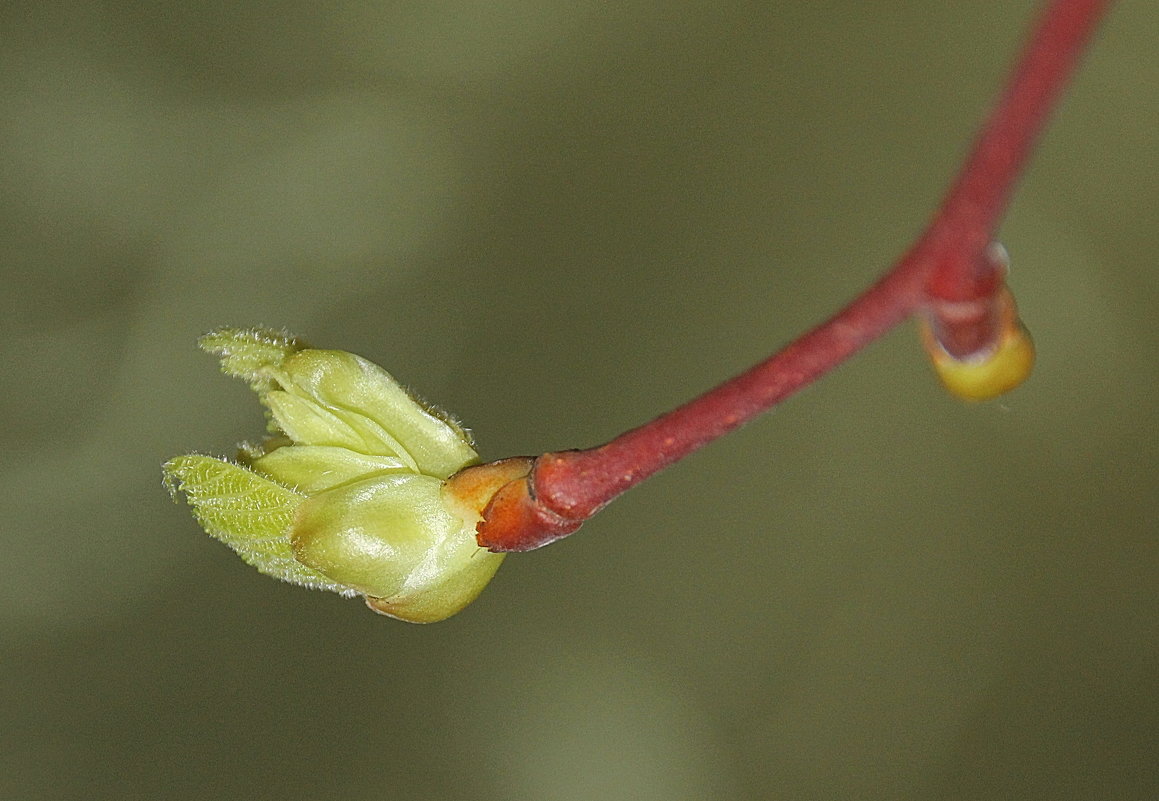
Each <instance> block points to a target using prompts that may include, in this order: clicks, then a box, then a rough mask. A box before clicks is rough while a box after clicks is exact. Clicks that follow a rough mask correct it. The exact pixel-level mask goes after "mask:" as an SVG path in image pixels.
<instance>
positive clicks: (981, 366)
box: [921, 289, 1035, 401]
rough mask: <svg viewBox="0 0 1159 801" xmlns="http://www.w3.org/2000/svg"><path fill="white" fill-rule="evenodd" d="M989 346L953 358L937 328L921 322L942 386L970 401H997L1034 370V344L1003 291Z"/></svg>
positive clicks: (998, 303)
mask: <svg viewBox="0 0 1159 801" xmlns="http://www.w3.org/2000/svg"><path fill="white" fill-rule="evenodd" d="M994 303H995V304H996V305H997V308H996V309H995V310H994V314H993V320H994V321H995V322H994V326H993V328H992V329H991V330H992V336H993V337H994V339H993V340H992V341H991V343H990V344H988V345H986V346H984V347H982V348H980V349H979V350H977V351H975V352H973V353H969V354H965V355H963V356H955V355H952V354H951V353H950V352H949V351H948V350H947V349H946V347H945V346H944V345H943V344H942V342H941V341H940V340H939V337H938V336H937V335H936V333H935V327H936V324H935V323H934V322H932V321H931V320H930V319H928V318H924V319H923V320H922V323H921V325H922V341H923V344H924V346H925V350H926V353H927V354H928V355H929V357H930V362H931V363H932V364H933V367H934V372H935V373H937V376H938V379H939V380H940V381H941V382H942V385H943V386H944V387H945V388H946V389H947V390H948V391H949V392H950V393H952V394H954V395H957V396H958V397H959V398H962V399H964V400H969V401H984V400H991V399H992V398H996V397H998V396H999V395H1003V394H1005V393H1007V392H1009V391H1010V390H1012V389H1014V388H1015V387H1017V386H1018V385H1019V384H1021V383H1022V382H1023V381H1025V380H1026V379H1027V377H1028V376H1029V375H1030V373H1031V371H1032V370H1033V368H1034V358H1035V353H1034V342H1033V340H1032V339H1031V338H1030V333H1029V332H1028V331H1027V330H1026V327H1025V326H1024V325H1023V324H1022V321H1021V320H1020V319H1019V318H1018V310H1017V307H1016V306H1015V303H1014V297H1013V296H1012V295H1011V294H1010V292H1009V290H1007V289H1002V290H1001V291H1000V292H999V294H998V296H997V297H996V298H995V299H994Z"/></svg>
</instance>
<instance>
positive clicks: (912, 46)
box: [0, 0, 1159, 801]
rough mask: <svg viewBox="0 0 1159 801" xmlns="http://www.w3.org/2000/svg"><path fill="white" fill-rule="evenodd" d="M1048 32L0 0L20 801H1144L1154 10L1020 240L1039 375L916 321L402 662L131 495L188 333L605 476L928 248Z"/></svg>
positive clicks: (231, 396) (1109, 49)
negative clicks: (925, 347)
mask: <svg viewBox="0 0 1159 801" xmlns="http://www.w3.org/2000/svg"><path fill="white" fill-rule="evenodd" d="M1035 5H1036V4H1035V3H1032V2H1029V1H1028V0H1017V1H1016V2H1010V0H1002V2H998V0H990V1H988V2H979V3H965V4H954V3H935V2H917V0H885V1H884V2H874V3H865V2H856V1H854V0H842V1H840V2H830V3H814V2H782V3H742V2H679V1H677V2H665V3H657V2H640V1H639V0H627V2H621V3H605V2H593V1H592V0H578V2H568V3H561V2H545V1H544V0H490V1H489V2H471V1H470V0H448V1H447V2H440V3H423V2H387V1H386V0H379V1H378V2H372V1H371V0H338V2H329V3H314V2H304V1H303V0H255V1H254V2H234V1H233V0H230V1H229V2H226V1H225V0H200V1H199V0H185V2H173V1H171V0H167V1H163V2H136V1H134V2H129V1H128V0H109V2H102V3H89V2H82V1H81V0H74V1H73V2H33V1H32V0H27V1H26V2H20V1H19V0H9V1H8V2H5V3H3V5H2V6H0V9H2V10H0V29H2V30H3V35H2V36H0V109H2V114H0V137H2V138H0V175H2V176H3V181H2V184H3V190H2V192H0V226H2V228H0V230H2V243H3V248H2V253H3V256H2V259H0V264H2V266H0V270H2V271H3V275H2V283H0V304H2V306H0V308H2V310H3V314H2V315H0V329H2V331H3V337H2V338H0V349H2V358H3V364H4V376H3V378H2V379H0V380H2V382H3V388H4V391H3V393H0V409H2V416H0V438H2V440H0V442H2V450H0V477H2V482H3V483H2V487H3V489H2V490H0V520H2V521H3V531H2V535H0V558H2V560H3V579H2V580H0V677H2V680H0V797H2V798H5V799H14V800H20V801H37V800H39V799H74V798H84V799H89V800H90V801H96V799H136V798H141V799H156V798H166V799H204V798H244V799H286V800H292V799H313V798H330V797H342V798H344V799H348V801H358V800H360V799H436V800H437V799H478V800H480V801H487V800H489V799H496V800H498V799H516V800H518V799H536V800H539V799H547V800H553V799H561V800H562V799H663V801H680V800H681V799H808V798H818V799H821V798H825V799H830V798H861V799H874V798H880V799H979V798H1050V799H1090V798H1115V799H1151V798H1155V797H1159V692H1157V691H1159V654H1157V651H1159V623H1157V620H1159V617H1157V612H1159V582H1157V578H1159V546H1157V543H1156V535H1157V533H1159V525H1157V516H1159V501H1157V499H1156V489H1157V486H1159V481H1157V479H1159V458H1157V457H1159V453H1157V450H1159V449H1157V447H1156V445H1157V436H1156V431H1159V427H1157V421H1156V417H1157V414H1156V404H1155V400H1154V397H1155V391H1156V386H1157V380H1159V370H1157V367H1156V344H1157V340H1159V337H1157V336H1156V334H1157V326H1156V323H1155V311H1154V310H1155V307H1156V301H1157V300H1159V282H1157V279H1156V268H1155V267H1156V254H1157V253H1159V179H1157V178H1156V175H1157V173H1159V162H1157V156H1159V145H1157V143H1156V142H1157V140H1156V135H1155V121H1156V120H1157V119H1159V93H1157V92H1156V88H1155V87H1156V86H1159V61H1157V60H1156V59H1155V48H1156V31H1159V6H1156V5H1155V4H1153V3H1148V2H1145V0H1125V2H1122V3H1121V5H1120V6H1119V7H1118V8H1117V10H1116V11H1115V12H1114V14H1113V16H1112V17H1111V19H1110V20H1109V22H1108V24H1107V25H1106V26H1105V28H1104V30H1103V32H1102V35H1101V37H1100V39H1099V41H1098V43H1097V46H1096V47H1095V49H1094V50H1093V52H1092V53H1091V54H1090V57H1089V59H1088V61H1087V63H1086V66H1085V68H1084V70H1083V71H1082V73H1081V75H1080V77H1079V78H1078V80H1077V82H1076V84H1075V85H1074V87H1073V91H1072V92H1071V93H1070V96H1069V99H1068V100H1067V102H1066V104H1065V106H1064V107H1063V109H1062V111H1061V113H1060V114H1059V115H1058V117H1057V120H1056V124H1055V125H1054V127H1053V128H1052V129H1051V131H1050V133H1049V135H1048V137H1047V139H1046V140H1045V143H1044V146H1043V147H1042V149H1041V151H1040V152H1039V154H1038V156H1037V158H1036V160H1035V162H1034V165H1033V169H1032V170H1031V171H1030V173H1029V175H1028V176H1027V179H1026V180H1025V182H1024V184H1023V186H1022V189H1021V191H1020V193H1019V195H1018V196H1017V199H1016V202H1015V204H1014V206H1013V209H1012V211H1011V214H1010V216H1009V218H1008V221H1007V223H1006V225H1005V227H1004V229H1003V239H1004V241H1005V243H1006V245H1007V247H1008V248H1009V250H1010V252H1011V254H1012V257H1013V265H1014V268H1013V269H1014V272H1013V279H1012V280H1013V284H1014V286H1015V288H1016V291H1017V293H1018V296H1019V300H1020V302H1021V305H1022V308H1023V311H1024V316H1025V318H1026V319H1027V321H1028V323H1029V325H1030V326H1031V328H1032V330H1033V331H1034V334H1035V336H1036V338H1037V341H1038V344H1039V348H1040V364H1039V367H1038V370H1037V373H1036V375H1035V376H1034V378H1033V380H1032V381H1031V382H1030V383H1029V384H1028V385H1027V386H1025V387H1024V388H1022V389H1020V390H1018V391H1017V392H1015V393H1013V394H1012V395H1010V396H1009V397H1008V398H1007V399H1004V400H1002V401H1000V402H995V403H991V404H988V405H980V406H966V405H963V404H961V403H959V402H957V401H955V400H953V399H951V398H949V397H947V396H945V395H944V394H943V393H942V391H941V390H940V389H939V388H938V386H937V385H936V382H935V381H933V380H932V378H931V376H930V375H929V370H928V368H927V366H926V364H925V363H924V361H923V356H922V354H921V351H920V349H919V347H918V346H917V344H916V337H915V334H914V332H913V330H911V329H908V328H905V329H902V330H899V331H897V332H895V333H894V334H892V335H891V336H889V337H887V338H886V339H884V340H883V341H882V342H880V343H878V344H876V345H875V346H874V347H872V348H871V349H870V350H869V351H868V352H866V353H865V354H864V355H862V356H860V357H859V358H857V359H856V360H854V361H853V362H851V363H849V364H848V365H846V366H844V367H842V368H841V369H840V370H839V371H837V372H836V373H835V374H833V375H831V376H830V377H828V378H827V379H825V380H824V381H823V382H822V383H820V384H819V385H817V386H816V387H814V388H812V389H810V390H808V391H806V392H805V393H803V394H802V395H801V396H799V397H797V398H794V399H793V400H791V401H790V402H788V403H787V404H785V405H784V406H783V407H781V408H779V409H778V410H777V411H776V412H775V413H773V414H771V415H769V416H767V417H766V418H764V419H762V420H760V421H759V422H756V423H754V424H752V425H750V426H748V427H746V428H745V429H743V430H741V431H740V432H738V433H735V434H733V435H731V436H730V437H729V438H727V439H726V440H723V441H721V442H719V443H716V444H714V445H713V446H711V447H710V448H708V449H707V450H706V451H704V452H702V453H700V454H698V455H696V456H694V457H692V458H690V459H688V460H687V461H686V462H685V463H683V464H681V465H679V466H677V467H675V468H673V469H671V470H670V471H668V472H666V473H664V474H661V475H660V476H658V477H656V478H654V479H653V480H651V481H650V482H648V483H647V484H645V485H644V486H642V487H641V488H639V489H637V490H636V491H634V492H632V493H631V494H629V495H628V496H626V497H624V498H623V499H621V500H619V501H617V502H616V503H615V504H613V505H612V506H611V507H609V508H608V509H606V510H605V511H604V512H603V513H601V514H600V515H599V516H598V517H597V518H596V519H594V520H593V521H591V522H590V523H588V524H587V525H586V526H585V527H584V530H583V531H582V533H580V534H579V535H577V536H575V537H573V538H571V539H570V540H567V541H564V542H561V543H559V544H557V545H555V546H553V547H551V548H547V549H545V550H543V551H538V552H535V553H532V554H528V555H524V556H518V557H513V558H510V559H508V561H507V563H506V564H505V565H504V567H503V569H502V570H501V571H500V574H499V576H498V577H497V579H496V581H495V582H494V583H493V584H492V586H491V587H490V588H489V589H488V590H487V591H486V592H485V593H484V595H483V596H482V597H481V598H480V600H479V601H478V602H477V603H476V604H474V605H473V606H472V607H470V608H469V609H468V610H466V611H465V612H463V613H462V614H461V615H460V616H458V617H456V618H454V619H452V620H450V621H448V622H446V623H441V624H438V625H434V626H428V627H417V626H410V625H407V624H403V623H398V622H395V621H391V620H388V619H386V618H382V617H378V616H375V615H373V614H371V613H370V612H369V611H367V610H365V609H364V608H363V607H362V605H361V604H360V603H359V602H357V601H344V600H342V599H340V598H338V597H337V596H332V595H326V594H321V593H313V592H309V591H305V590H302V589H298V588H294V587H291V586H288V585H283V584H279V583H277V582H275V581H272V580H269V579H266V578H263V577H261V576H259V575H258V574H257V573H255V572H254V571H252V570H250V569H249V568H247V567H245V566H244V565H243V564H242V563H240V562H239V561H238V560H237V559H236V558H235V557H234V556H233V555H232V554H231V553H230V552H229V551H228V550H227V549H226V548H224V547H223V546H221V545H219V544H218V543H216V542H214V541H212V540H211V539H210V538H208V537H207V536H205V535H204V534H202V533H201V532H200V530H199V529H198V528H197V526H196V525H195V523H194V521H193V520H192V518H191V517H190V515H189V514H188V511H187V510H186V509H185V508H184V507H183V506H182V505H178V504H174V503H173V502H172V501H171V500H170V499H169V497H168V495H167V494H166V493H165V491H164V490H163V488H162V486H161V479H160V470H159V465H160V463H161V462H162V461H163V460H164V459H166V458H167V457H169V456H172V455H175V454H178V453H182V452H187V451H191V450H200V451H207V452H213V453H219V454H229V453H232V451H233V448H234V445H235V443H237V442H238V441H240V440H243V439H246V438H252V437H254V436H255V435H256V434H257V433H258V432H259V431H260V430H261V426H262V422H261V415H260V411H259V409H258V406H257V404H256V403H255V402H254V401H253V399H252V397H251V396H250V394H249V392H248V390H247V389H246V388H245V387H244V386H243V385H242V384H241V383H240V382H236V381H231V380H229V379H227V378H225V377H222V376H220V375H219V374H218V372H217V370H216V366H215V363H214V361H213V360H212V359H211V358H210V357H208V356H206V355H205V354H202V353H200V352H199V351H198V350H197V349H196V348H195V346H194V340H195V338H196V337H197V336H198V335H199V334H201V333H203V332H205V331H207V330H209V329H211V328H214V327H216V326H219V325H227V324H228V325H252V324H265V325H270V326H277V327H282V326H284V327H287V328H288V329H290V330H292V331H294V332H296V333H299V334H300V335H302V336H304V337H306V338H308V339H309V340H310V341H312V342H314V343H316V344H318V345H319V346H323V347H336V348H341V349H345V350H350V351H354V352H357V353H360V354H363V355H365V356H367V357H369V358H371V359H373V360H374V361H377V362H379V363H381V364H383V365H385V366H386V367H387V368H388V369H390V370H391V371H392V372H394V373H395V374H396V375H397V376H398V377H399V378H400V379H401V380H403V381H404V382H406V383H408V384H409V385H411V386H412V387H414V388H415V389H416V390H417V391H419V392H420V393H422V394H423V395H425V396H427V397H429V398H431V399H435V400H437V401H438V402H439V403H440V404H442V405H444V406H446V407H447V408H449V409H451V410H452V411H453V412H455V413H456V414H457V415H458V416H459V417H460V418H462V419H463V420H464V421H466V423H467V424H468V425H470V426H471V427H472V428H473V429H474V430H475V432H476V435H477V439H478V441H479V445H480V449H481V451H482V452H483V455H484V456H485V457H487V458H498V457H502V456H508V455H514V454H524V453H539V452H543V451H546V450H554V449H562V448H569V447H581V446H587V445H593V444H596V443H599V442H601V441H604V440H606V439H607V438H609V437H611V436H612V435H614V434H615V433H617V432H619V431H621V430H623V429H625V428H628V427H631V426H634V425H637V424H639V423H641V422H643V421H644V420H646V419H648V418H650V417H652V416H654V415H655V414H656V413H658V412H660V411H661V410H663V409H665V408H667V407H669V406H671V405H673V404H675V403H677V402H679V401H682V400H684V399H686V398H688V397H690V396H692V395H694V394H696V393H698V392H700V391H702V390H703V389H705V388H707V387H708V386H710V385H712V384H713V383H715V382H717V381H719V380H721V379H723V378H725V377H727V376H729V375H731V374H733V373H735V372H737V371H739V370H740V369H742V368H744V367H745V366H747V365H748V364H750V363H752V362H754V361H756V360H757V359H759V358H761V357H762V356H763V355H765V354H766V353H768V352H769V351H771V350H772V349H773V348H774V347H776V346H777V345H779V344H782V343H784V342H785V341H787V340H788V339H789V338H791V337H792V336H793V335H795V334H796V333H798V332H800V331H801V330H802V329H804V328H805V327H807V326H808V325H810V324H812V323H815V322H817V321H819V320H820V319H821V318H822V317H824V316H825V315H827V314H828V313H830V312H832V311H834V310H835V309H836V308H837V307H838V306H839V305H840V304H841V303H842V302H844V301H845V300H846V299H848V298H849V297H850V296H851V295H852V294H853V293H855V292H856V291H857V290H859V289H860V288H861V287H863V286H864V285H866V284H867V283H868V282H869V281H870V280H872V278H873V277H874V276H875V275H876V274H878V273H879V272H880V271H881V270H882V269H884V268H885V267H886V266H887V265H888V264H889V263H890V262H891V261H892V259H893V258H894V257H895V256H896V255H897V254H898V253H899V252H900V251H901V250H902V248H903V247H904V246H905V245H906V244H907V243H908V242H909V241H910V239H911V237H912V236H913V235H914V234H915V233H916V232H917V231H918V230H919V229H920V227H921V225H922V223H923V222H924V221H925V219H926V218H927V217H928V215H929V214H930V213H931V211H932V210H933V208H934V205H935V202H936V199H937V197H938V195H939V194H940V192H941V191H942V188H943V186H944V185H945V184H946V182H947V181H948V179H949V178H950V177H951V175H952V173H953V171H954V169H955V167H956V165H957V163H958V161H959V159H960V158H961V156H962V154H963V152H964V150H965V149H966V147H967V145H968V143H969V140H970V138H971V136H972V132H973V130H974V128H975V124H976V122H977V121H978V119H979V117H980V114H981V113H982V111H983V110H984V109H985V108H986V107H987V105H988V103H989V100H990V98H991V97H992V94H993V91H994V90H995V88H996V87H997V86H998V84H999V82H1000V80H1001V77H1002V76H1003V74H1004V71H1005V68H1006V66H1007V64H1008V63H1009V61H1010V59H1011V58H1012V55H1013V53H1014V52H1015V50H1016V48H1017V46H1018V44H1019V43H1020V41H1021V39H1022V36H1023V33H1024V31H1025V28H1026V24H1027V20H1028V19H1029V18H1030V16H1031V14H1032V11H1033V9H1034V7H1035Z"/></svg>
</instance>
